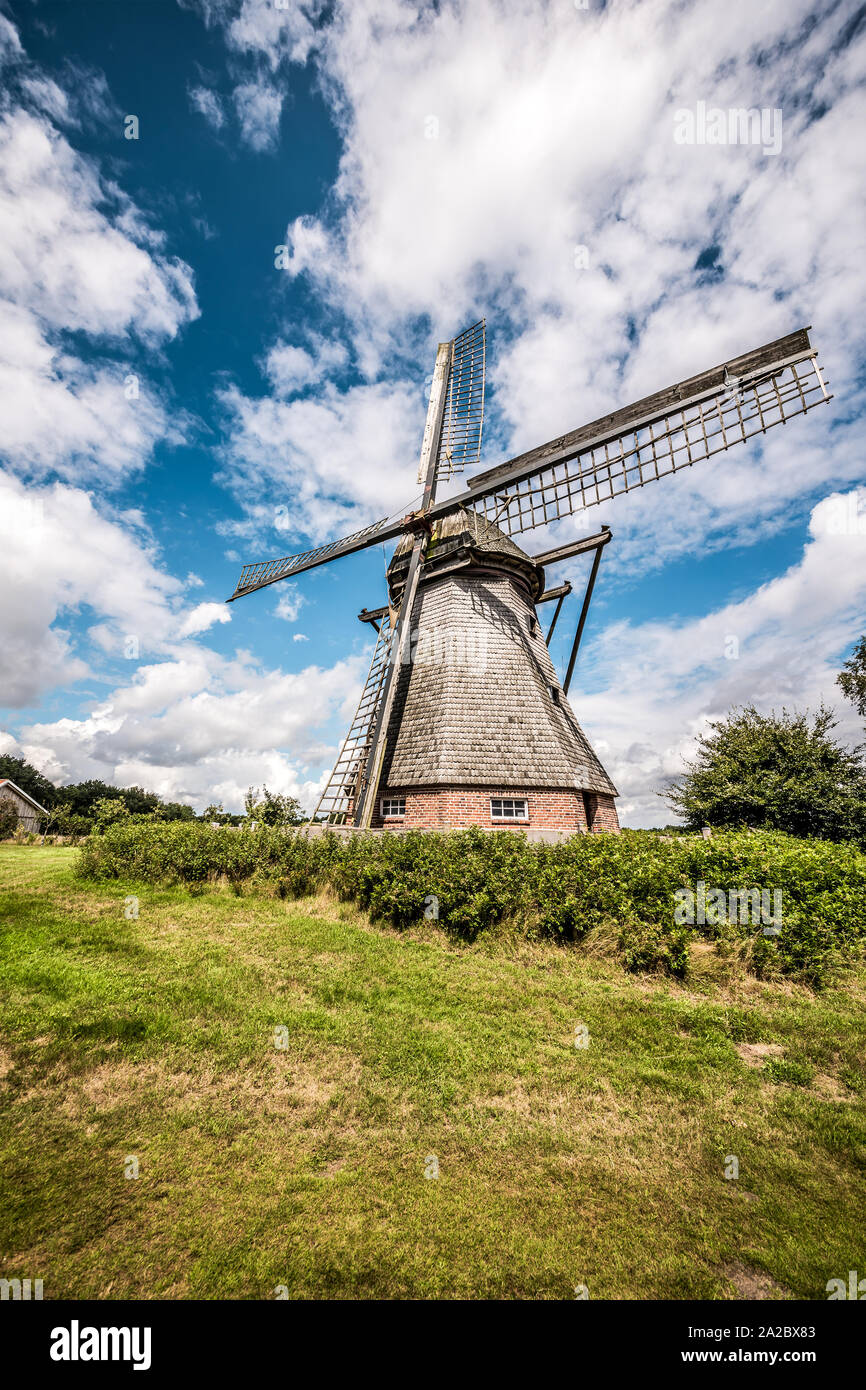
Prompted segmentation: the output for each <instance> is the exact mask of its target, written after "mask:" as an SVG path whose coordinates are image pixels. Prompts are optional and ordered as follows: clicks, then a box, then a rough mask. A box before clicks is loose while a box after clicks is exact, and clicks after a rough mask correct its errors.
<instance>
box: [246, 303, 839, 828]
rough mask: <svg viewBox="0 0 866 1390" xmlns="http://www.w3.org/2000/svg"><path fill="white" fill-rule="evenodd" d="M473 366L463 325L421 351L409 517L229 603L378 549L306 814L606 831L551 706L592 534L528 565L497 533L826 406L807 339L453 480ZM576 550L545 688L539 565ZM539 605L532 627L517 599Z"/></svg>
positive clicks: (314, 554)
mask: <svg viewBox="0 0 866 1390" xmlns="http://www.w3.org/2000/svg"><path fill="white" fill-rule="evenodd" d="M485 362H486V340H485V325H484V321H483V320H482V321H481V322H479V323H476V324H474V325H473V326H472V327H471V328H468V329H466V330H465V331H464V332H463V333H461V334H459V335H458V336H457V337H456V338H454V339H452V340H451V341H450V342H447V343H440V344H439V347H438V350H437V353H436V363H435V368H434V372H433V381H432V387H431V391H430V399H429V405H428V409H427V419H426V423H425V427H424V436H423V442H422V446H421V457H420V464H419V470H418V482H419V483H420V485H421V487H422V489H423V491H422V494H421V498H420V505H419V506H418V507H417V508H416V509H415V510H412V511H410V512H408V513H407V514H406V515H403V516H402V517H393V518H385V519H383V520H381V521H377V522H374V523H373V524H372V525H370V526H365V527H364V528H362V529H361V530H360V531H356V532H355V533H354V534H353V535H350V536H346V537H344V538H343V539H342V540H338V541H331V542H329V543H328V544H326V545H320V546H317V547H316V548H315V549H312V550H308V551H304V552H302V553H301V554H297V555H289V556H285V557H283V558H281V559H278V560H270V561H262V562H260V563H256V564H251V565H247V566H246V567H245V568H244V570H243V572H242V573H241V577H240V579H239V581H238V584H237V587H236V589H235V591H234V593H233V594H232V596H231V598H230V599H229V600H228V601H229V602H233V601H234V600H235V599H238V598H242V597H244V596H245V595H247V594H251V593H255V592H256V591H257V590H259V589H262V588H265V587H266V586H267V585H269V584H276V583H278V582H280V581H281V580H283V579H288V578H290V577H292V576H294V575H297V574H300V573H302V572H303V571H305V570H309V569H313V568H314V567H316V566H318V565H324V564H329V563H330V562H331V561H333V560H336V559H338V558H339V557H340V556H343V555H350V554H353V553H355V552H357V551H360V550H365V549H367V548H368V547H370V546H374V545H380V544H383V543H386V542H389V541H397V543H398V544H397V546H396V550H395V552H394V555H393V558H392V560H391V563H390V565H389V567H388V587H389V603H388V604H387V605H386V606H385V607H383V608H379V609H376V610H373V611H368V610H367V609H363V610H362V611H361V613H360V614H359V615H358V616H359V618H360V619H361V621H362V622H366V623H369V624H371V626H372V627H373V628H374V630H375V632H376V643H375V649H374V652H373V659H372V662H371V665H370V670H369V673H368V676H367V680H366V682H365V685H364V689H363V693H362V695H361V700H360V703H359V705H358V709H357V711H356V714H355V718H354V719H353V721H352V725H351V727H350V729H349V732H348V734H347V736H346V738H345V740H344V742H343V745H342V747H341V749H340V753H339V756H338V758H337V762H336V765H335V767H334V770H333V772H332V774H331V777H330V779H329V781H328V783H327V785H326V787H325V790H324V792H323V793H322V796H321V798H320V800H319V804H318V806H317V808H316V811H315V812H314V817H318V818H320V819H325V820H327V821H328V822H329V823H331V824H346V825H352V826H355V827H360V828H367V827H370V826H377V825H386V826H387V825H400V824H402V825H404V826H424V827H434V828H441V829H447V828H450V827H452V826H457V825H465V824H482V825H484V824H487V825H509V824H511V825H521V826H529V827H530V828H531V827H533V826H535V827H540V828H545V829H563V830H569V831H574V830H601V829H609V830H616V829H617V828H618V822H617V817H616V809H615V802H614V798H615V796H616V795H617V792H616V788H615V787H614V786H613V783H612V782H611V781H610V779H609V778H608V776H607V774H606V772H605V771H604V768H603V767H602V765H601V763H600V762H599V760H598V758H597V756H596V754H595V752H594V750H593V749H592V748H591V746H590V744H589V742H588V740H587V738H586V736H585V734H584V733H583V730H582V729H581V727H580V725H579V724H578V722H577V719H576V717H575V715H574V712H573V710H572V708H571V706H570V704H569V702H568V700H567V698H566V696H567V694H568V690H569V686H570V683H571V679H572V675H573V672H574V665H575V660H576V657H577V652H578V648H579V644H580V640H581V636H582V634H583V630H584V625H585V622H586V617H587V612H588V609H589V603H590V599H591V597H592V592H593V586H594V584H595V580H596V576H597V573H598V567H599V563H600V560H601V556H602V552H603V549H604V547H605V545H607V543H608V542H609V541H610V539H611V532H610V530H609V529H608V528H607V527H603V528H602V529H601V530H600V531H599V532H597V533H595V534H593V535H591V536H586V537H584V538H582V539H580V540H575V541H571V542H569V543H568V544H565V545H561V546H559V547H558V548H556V549H554V550H548V551H545V552H543V553H541V554H536V555H534V556H530V555H528V554H527V553H526V552H525V551H523V550H521V549H520V547H519V546H518V545H517V544H516V543H515V542H514V541H513V540H512V539H511V537H512V536H515V535H519V534H521V533H523V532H525V531H530V530H532V529H533V528H535V527H538V526H544V525H546V524H548V523H550V522H554V521H558V520H560V519H562V518H564V517H567V516H571V515H573V514H575V513H578V512H581V511H583V510H584V509H585V508H587V507H590V506H594V505H596V504H598V503H602V502H604V501H607V500H609V499H612V498H614V497H618V496H619V495H620V494H622V493H625V492H630V491H632V490H633V489H634V488H638V487H644V486H645V485H646V484H647V483H650V482H654V481H656V480H658V479H661V478H663V477H666V476H667V475H669V474H673V473H676V472H678V471H679V470H680V469H683V468H688V467H691V466H692V465H693V464H695V463H698V462H699V461H701V460H703V459H706V458H710V457H712V456H713V455H715V454H717V453H720V452H723V451H725V450H727V449H730V448H732V447H733V446H735V445H737V444H740V443H743V442H745V441H746V440H748V439H750V438H752V437H753V436H755V435H758V434H766V432H767V430H769V429H771V428H773V427H774V426H775V425H780V424H784V423H785V422H786V421H787V420H789V419H791V418H792V417H793V416H795V415H803V414H805V413H806V412H807V411H809V410H811V409H812V408H813V407H814V406H816V405H820V404H822V403H824V402H825V401H828V400H830V399H831V397H830V395H829V393H828V390H827V385H826V383H825V381H824V379H823V377H822V375H821V369H820V367H819V365H818V361H817V353H816V351H815V350H814V349H813V348H812V345H811V343H810V340H809V330H808V329H800V330H798V331H797V332H795V333H791V334H789V335H788V336H787V337H784V338H780V339H778V340H777V341H775V342H772V343H768V344H766V345H765V346H764V347H760V348H755V349H753V350H752V351H751V352H747V353H744V354H743V355H742V356H740V357H736V358H734V359H732V360H731V361H728V362H725V363H723V364H722V365H721V366H718V367H713V368H710V369H709V370H707V371H704V372H701V373H699V374H698V375H697V376H693V377H690V378H688V380H685V381H681V382H679V383H677V384H676V385H674V386H671V387H668V388H667V389H666V390H663V391H658V392H656V393H655V394H654V395H652V396H648V397H645V398H644V399H643V400H640V401H636V402H634V403H633V404H631V405H628V406H625V407H623V408H622V409H619V410H616V411H614V412H613V413H612V414H610V415H606V416H603V417H602V418H601V419H598V420H594V421H592V422H591V423H590V424H587V425H582V426H581V427H580V428H578V429H576V430H573V431H571V432H570V433H568V434H565V435H561V436H560V437H559V438H558V439H554V440H551V441H550V442H549V443H547V444H542V445H540V446H538V447H537V448H534V449H530V450H529V451H528V452H526V453H523V454H520V455H519V456H518V457H516V458H513V459H510V460H508V461H507V462H505V463H501V464H499V465H498V466H497V467H495V468H491V469H488V470H486V471H485V472H481V473H477V474H475V475H474V476H472V477H470V479H469V483H468V486H466V487H465V488H464V489H463V490H462V491H460V492H458V493H456V494H455V495H453V496H451V497H448V498H447V499H443V500H438V501H437V498H436V492H437V486H438V485H439V484H440V483H442V482H445V481H449V480H451V479H452V478H453V477H454V476H455V475H460V474H463V473H464V472H465V471H466V470H467V469H471V468H474V467H475V466H477V464H478V460H479V457H480V451H481V434H482V424H483V416H484V378H485ZM579 554H591V555H592V565H591V570H590V574H589V578H588V582H587V585H586V590H585V593H584V595H583V601H582V605H581V610H580V616H579V619H578V623H577V628H576V632H575V637H574V641H573V644H572V648H571V654H570V658H569V662H568V667H567V671H566V674H565V679H564V681H563V682H562V683H560V681H559V679H558V677H557V675H556V672H555V670H554V667H553V664H552V661H551V659H550V655H549V652H548V644H549V642H550V639H551V637H552V635H553V631H554V628H555V626H556V621H557V619H558V617H559V614H560V610H561V608H562V604H563V601H564V599H565V598H566V597H567V595H568V593H570V592H571V586H570V585H569V584H563V585H559V586H555V587H553V588H550V589H546V588H545V582H544V567H545V566H546V565H552V564H556V563H558V562H560V561H562V560H566V559H569V558H571V557H572V556H575V555H579ZM553 600H556V609H555V612H554V617H553V621H552V622H551V624H550V628H549V630H548V632H547V634H546V636H545V635H544V634H543V633H542V631H541V627H540V624H539V620H538V615H537V606H538V605H539V604H541V603H545V602H548V601H551V602H552V601H553Z"/></svg>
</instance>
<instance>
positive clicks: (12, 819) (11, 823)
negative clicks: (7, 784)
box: [0, 788, 23, 840]
mask: <svg viewBox="0 0 866 1390" xmlns="http://www.w3.org/2000/svg"><path fill="white" fill-rule="evenodd" d="M22 790H23V788H22ZM17 829H18V808H17V806H16V805H15V803H14V802H13V800H12V798H11V797H9V796H3V797H0V840H10V839H11V838H12V836H13V835H14V834H15V831H16V830H17Z"/></svg>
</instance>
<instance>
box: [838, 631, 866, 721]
mask: <svg viewBox="0 0 866 1390" xmlns="http://www.w3.org/2000/svg"><path fill="white" fill-rule="evenodd" d="M836 684H837V685H838V686H840V687H841V690H842V694H843V695H844V696H845V697H846V699H848V700H850V701H851V703H852V705H855V706H856V707H857V713H858V714H860V715H862V716H863V718H864V719H866V637H861V638H860V641H859V642H858V643H857V644H856V646H855V647H854V650H853V652H852V653H851V655H850V656H849V658H848V660H847V661H846V662H845V664H844V665H843V667H842V670H841V671H840V672H839V674H838V676H837V677H836Z"/></svg>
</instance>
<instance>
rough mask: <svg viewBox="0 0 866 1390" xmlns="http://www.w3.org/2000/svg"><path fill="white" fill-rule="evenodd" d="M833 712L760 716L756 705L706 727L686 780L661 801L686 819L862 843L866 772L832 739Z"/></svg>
mask: <svg viewBox="0 0 866 1390" xmlns="http://www.w3.org/2000/svg"><path fill="white" fill-rule="evenodd" d="M836 722H837V721H836V719H835V718H834V716H833V713H832V711H830V710H828V709H825V708H824V707H823V705H822V706H821V708H820V709H819V710H818V712H817V713H816V714H815V715H814V716H813V717H812V719H811V720H810V718H809V715H808V713H806V714H789V713H788V712H787V710H784V709H783V710H782V713H781V714H780V715H779V714H775V713H771V714H768V715H763V714H759V713H758V711H757V710H756V709H755V707H754V705H747V706H746V707H745V708H743V709H734V710H732V711H731V713H730V714H729V715H728V716H727V717H726V718H725V719H720V720H716V721H713V722H711V724H710V729H711V731H712V732H711V733H709V734H705V735H704V736H703V737H702V738H700V739H699V740H698V751H697V754H696V756H695V758H694V760H693V761H692V762H691V763H689V764H688V765H687V771H686V772H685V774H684V775H683V776H682V777H681V778H679V779H677V781H676V782H674V783H673V784H672V786H671V787H669V788H668V789H667V791H665V792H662V793H661V795H663V796H665V797H666V798H667V801H668V803H669V805H670V806H671V807H672V808H673V809H674V810H675V811H676V812H677V813H678V814H679V815H680V816H682V818H683V820H684V821H685V825H686V829H688V830H699V829H700V827H701V826H703V825H712V826H718V827H721V828H726V829H733V828H735V827H737V826H756V827H758V828H761V829H768V830H769V829H773V830H785V831H787V832H788V833H789V834H791V835H812V836H816V837H818V838H820V839H824V840H859V841H861V842H862V841H863V840H864V838H866V767H864V764H863V759H862V752H861V750H857V751H855V752H849V750H848V749H846V748H844V747H843V746H842V745H841V744H839V743H838V742H837V741H836V739H834V738H833V737H832V730H833V729H834V728H835V726H836Z"/></svg>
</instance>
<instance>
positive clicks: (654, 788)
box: [569, 488, 866, 825]
mask: <svg viewBox="0 0 866 1390" xmlns="http://www.w3.org/2000/svg"><path fill="white" fill-rule="evenodd" d="M864 611H866V488H863V489H859V490H854V491H852V492H850V493H847V494H838V493H837V494H833V495H831V496H830V497H827V498H825V499H824V500H823V501H821V502H820V503H819V504H817V506H815V507H814V508H813V510H812V513H811V516H810V519H809V524H808V535H807V537H806V538H805V541H804V546H803V552H802V555H801V557H800V559H799V560H798V561H797V562H796V563H795V564H793V565H791V566H790V567H789V568H788V569H787V570H785V571H784V573H782V574H780V575H778V576H777V577H776V578H775V579H772V580H770V581H768V582H767V583H766V584H762V585H760V586H759V587H757V588H756V589H754V590H753V591H752V592H751V593H748V594H747V595H745V596H744V597H743V598H740V599H738V600H737V601H735V602H730V603H726V604H724V605H723V606H721V607H719V608H717V609H714V610H712V611H710V612H708V613H707V614H705V615H704V616H702V617H699V618H693V619H689V620H688V621H676V620H673V621H663V620H658V621H646V622H630V621H620V622H614V623H611V624H608V625H607V626H605V627H604V628H603V629H602V630H601V632H600V633H599V635H598V636H597V637H595V638H594V639H593V640H592V641H591V642H590V643H589V644H588V646H587V649H586V651H582V652H581V657H580V662H579V665H578V668H577V674H576V680H575V684H574V685H573V686H572V689H571V691H570V695H569V698H570V700H571V702H572V704H573V706H574V708H575V710H576V712H577V715H578V718H579V719H580V720H581V722H582V723H583V725H584V727H585V728H586V730H587V733H588V734H589V735H590V737H591V739H592V740H593V742H594V746H595V748H596V750H597V751H598V753H599V756H600V757H601V759H602V761H603V762H604V764H605V766H606V767H607V769H608V771H609V772H610V774H611V776H612V777H613V779H614V781H615V782H616V784H617V786H618V788H619V790H620V793H621V795H622V799H621V802H620V812H621V815H622V818H623V819H624V821H625V823H626V824H637V825H647V824H663V823H664V822H665V821H668V820H670V819H672V814H671V812H670V811H669V810H668V809H667V808H666V806H665V804H664V803H663V802H662V801H661V800H660V799H659V797H658V796H657V795H656V793H657V792H658V791H659V790H660V789H661V788H663V787H664V786H665V785H666V784H667V782H668V781H669V779H670V778H671V777H674V776H676V775H677V774H678V773H680V772H681V771H682V768H683V762H684V759H686V758H688V757H689V756H690V755H691V754H692V753H693V751H694V747H695V741H696V739H697V738H698V736H699V735H700V734H701V733H703V732H705V731H706V728H707V725H708V722H709V721H710V720H711V719H718V718H721V717H723V716H724V715H725V714H726V713H727V711H728V710H729V709H730V708H732V707H733V706H734V705H742V704H749V703H754V704H755V705H756V706H757V707H758V708H759V709H760V710H762V711H764V712H766V711H769V710H771V709H776V710H780V709H781V708H782V707H783V706H787V707H788V708H789V709H793V708H799V709H802V708H804V707H808V708H811V709H812V710H814V709H816V708H817V707H818V705H819V704H820V703H821V702H822V701H823V702H825V703H826V704H828V705H831V706H836V707H837V710H838V714H839V718H840V728H839V730H838V733H839V735H840V736H841V737H842V738H843V739H847V740H848V741H849V742H852V743H854V742H858V741H859V740H860V737H861V735H862V730H861V729H860V726H859V721H858V720H857V717H856V714H855V712H854V709H853V707H852V706H850V705H847V704H846V703H845V701H844V700H843V699H842V697H841V695H840V692H839V690H838V687H837V686H836V684H835V679H836V675H837V673H838V671H839V669H840V664H841V658H842V654H843V653H844V651H845V649H846V647H847V646H848V645H849V643H850V642H851V639H852V634H855V633H856V632H857V631H858V630H859V626H858V625H859V624H860V622H861V620H862V615H863V613H864Z"/></svg>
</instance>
